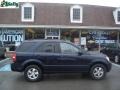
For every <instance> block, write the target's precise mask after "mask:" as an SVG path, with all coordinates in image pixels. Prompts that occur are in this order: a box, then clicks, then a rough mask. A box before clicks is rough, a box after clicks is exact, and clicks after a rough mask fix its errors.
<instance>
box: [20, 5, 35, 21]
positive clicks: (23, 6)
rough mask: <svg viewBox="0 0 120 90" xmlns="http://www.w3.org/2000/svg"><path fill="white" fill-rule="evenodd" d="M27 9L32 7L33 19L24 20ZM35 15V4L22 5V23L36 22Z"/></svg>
mask: <svg viewBox="0 0 120 90" xmlns="http://www.w3.org/2000/svg"><path fill="white" fill-rule="evenodd" d="M25 7H28V8H29V7H30V8H31V10H32V11H31V13H32V15H31V18H30V19H26V18H24V15H25V14H24V9H25ZM34 14H35V7H34V5H33V4H31V3H25V4H23V5H22V8H21V21H22V22H34V16H35V15H34Z"/></svg>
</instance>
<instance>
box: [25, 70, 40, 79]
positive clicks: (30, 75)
mask: <svg viewBox="0 0 120 90" xmlns="http://www.w3.org/2000/svg"><path fill="white" fill-rule="evenodd" d="M38 75H39V72H38V70H37V69H36V68H31V69H29V70H28V72H27V76H28V78H29V79H36V78H38Z"/></svg>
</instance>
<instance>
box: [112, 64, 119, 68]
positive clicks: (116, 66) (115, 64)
mask: <svg viewBox="0 0 120 90" xmlns="http://www.w3.org/2000/svg"><path fill="white" fill-rule="evenodd" d="M112 65H114V66H116V67H119V68H120V65H118V64H115V63H112Z"/></svg>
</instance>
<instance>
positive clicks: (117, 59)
mask: <svg viewBox="0 0 120 90" xmlns="http://www.w3.org/2000/svg"><path fill="white" fill-rule="evenodd" d="M114 62H115V63H119V56H118V55H116V56H115V60H114Z"/></svg>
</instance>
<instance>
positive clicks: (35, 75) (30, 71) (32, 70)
mask: <svg viewBox="0 0 120 90" xmlns="http://www.w3.org/2000/svg"><path fill="white" fill-rule="evenodd" d="M24 77H25V79H26V80H27V81H30V82H37V81H40V80H42V78H43V75H42V69H41V68H40V67H38V66H37V65H29V66H27V67H26V68H25V71H24Z"/></svg>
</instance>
